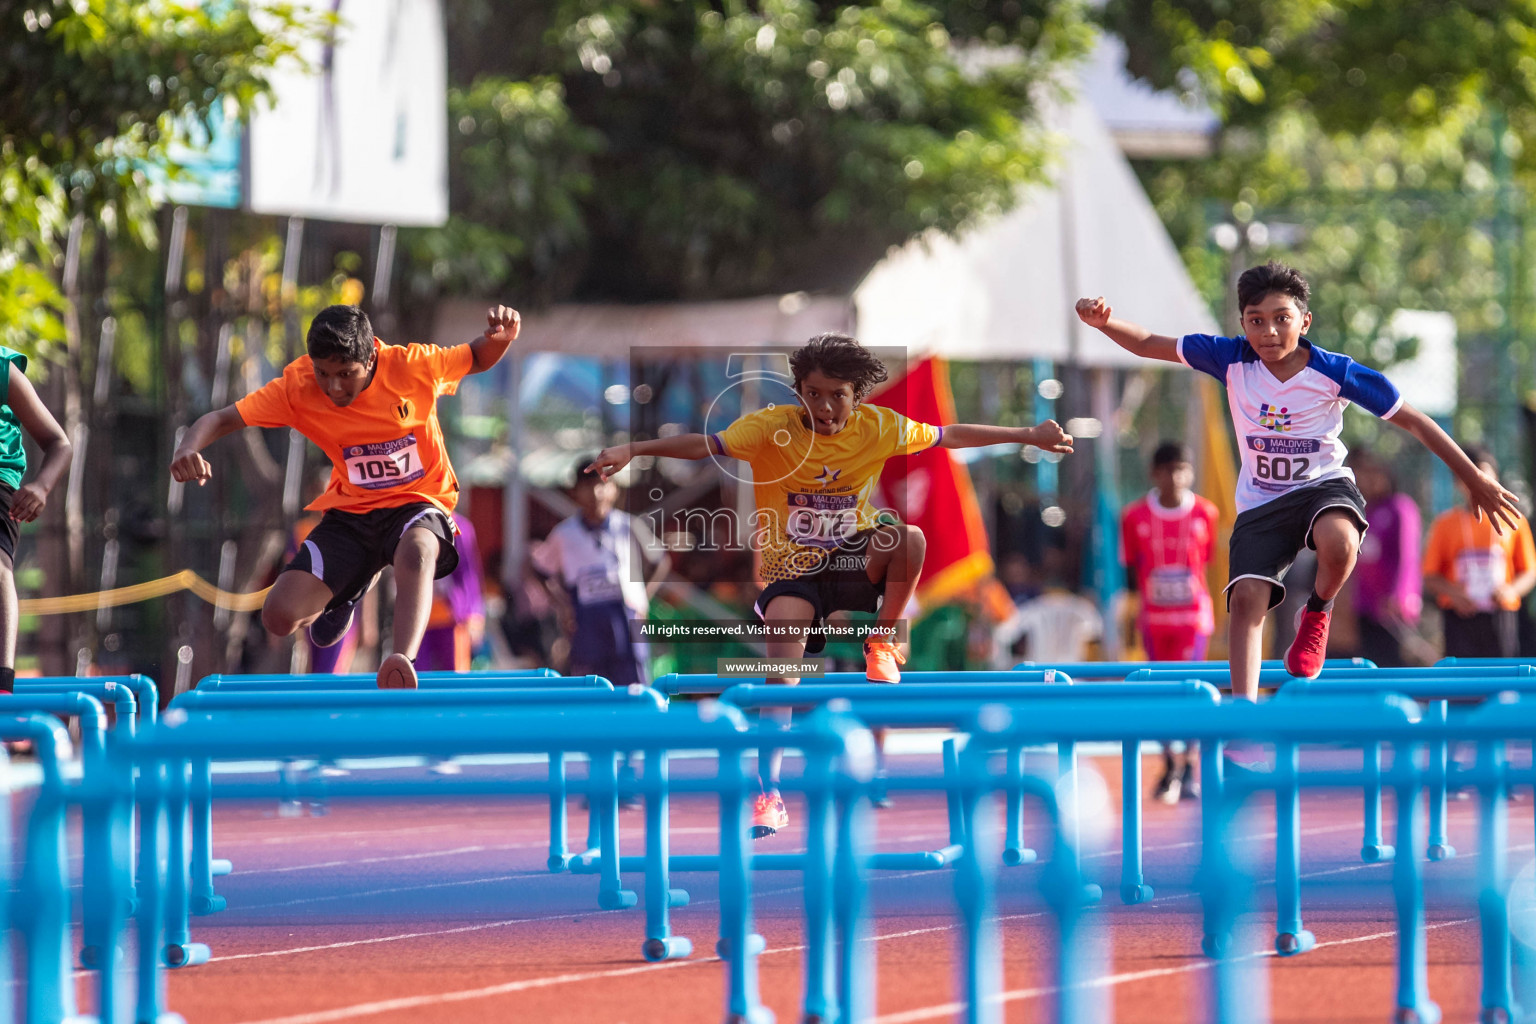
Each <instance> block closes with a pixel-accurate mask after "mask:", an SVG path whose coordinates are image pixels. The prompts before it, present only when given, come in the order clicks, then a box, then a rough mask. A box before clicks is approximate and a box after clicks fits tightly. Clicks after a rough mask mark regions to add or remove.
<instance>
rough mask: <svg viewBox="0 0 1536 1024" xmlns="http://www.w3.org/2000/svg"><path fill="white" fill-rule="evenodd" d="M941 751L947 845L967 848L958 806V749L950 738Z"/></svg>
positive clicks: (963, 819) (964, 823)
mask: <svg viewBox="0 0 1536 1024" xmlns="http://www.w3.org/2000/svg"><path fill="white" fill-rule="evenodd" d="M941 749H942V754H941V755H940V756H941V757H942V759H943V763H944V809H945V810H946V811H947V812H948V814H949V844H950V845H951V846H969V845H970V844H969V842H968V840H967V837H966V830H965V825H966V822H965V811H964V810H963V809H962V808H961V806H960V754H959V750H960V748H959V746H958V745H957V744H956V742H955V738H954V737H953V736H951V737H950V738H949V739H947V740H945V741H944V744H943V747H942V748H941Z"/></svg>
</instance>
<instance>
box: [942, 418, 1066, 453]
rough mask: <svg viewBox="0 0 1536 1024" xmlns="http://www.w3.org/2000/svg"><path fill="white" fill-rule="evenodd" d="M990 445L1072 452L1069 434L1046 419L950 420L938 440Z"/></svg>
mask: <svg viewBox="0 0 1536 1024" xmlns="http://www.w3.org/2000/svg"><path fill="white" fill-rule="evenodd" d="M989 444H1032V445H1034V446H1035V447H1036V448H1041V449H1044V450H1045V451H1048V452H1057V453H1059V454H1062V455H1068V454H1071V452H1072V435H1071V434H1069V433H1067V432H1066V431H1064V430H1062V429H1061V427H1060V426H1058V425H1057V423H1056V421H1055V420H1046V421H1045V422H1043V423H1039V424H1036V425H1035V426H1033V427H994V426H990V425H988V424H985V423H951V424H950V425H949V426H947V427H945V428H944V436H943V437H942V438H940V439H939V444H938V447H940V448H981V447H984V446H986V445H989Z"/></svg>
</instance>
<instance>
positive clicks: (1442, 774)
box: [1426, 700, 1456, 860]
mask: <svg viewBox="0 0 1536 1024" xmlns="http://www.w3.org/2000/svg"><path fill="white" fill-rule="evenodd" d="M1449 713H1450V702H1449V701H1444V700H1437V701H1431V702H1430V705H1429V710H1428V714H1427V716H1426V720H1427V721H1429V722H1432V723H1434V724H1437V725H1444V724H1445V720H1446V718H1447V717H1448V715H1449ZM1450 760H1451V750H1450V744H1448V743H1447V742H1446V741H1445V740H1434V741H1432V742H1431V743H1430V745H1429V849H1428V850H1427V855H1428V857H1429V859H1430V860H1450V859H1451V858H1452V857H1454V856H1456V847H1454V846H1452V845H1451V841H1450V837H1449V836H1448V835H1447V834H1446V824H1445V819H1446V814H1445V799H1446V789H1447V787H1448V786H1449V784H1450V767H1451V765H1450Z"/></svg>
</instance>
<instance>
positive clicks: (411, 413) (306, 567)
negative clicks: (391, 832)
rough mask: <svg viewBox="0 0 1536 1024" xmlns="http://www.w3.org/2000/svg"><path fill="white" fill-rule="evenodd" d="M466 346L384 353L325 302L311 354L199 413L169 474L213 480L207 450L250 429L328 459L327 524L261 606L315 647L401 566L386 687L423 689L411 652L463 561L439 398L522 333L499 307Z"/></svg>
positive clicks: (355, 316)
mask: <svg viewBox="0 0 1536 1024" xmlns="http://www.w3.org/2000/svg"><path fill="white" fill-rule="evenodd" d="M486 319H487V321H488V323H489V326H487V327H486V330H485V334H483V335H482V336H480V337H478V338H476V339H475V340H474V341H472V342H470V343H468V344H467V345H455V346H452V347H446V348H439V347H437V346H433V345H404V346H396V345H385V344H384V343H383V342H381V341H380V340H379V339H377V338H375V337H374V336H373V326H372V325H371V324H370V323H369V322H368V317H367V315H366V314H365V313H364V312H363V311H362V310H361V309H359V308H357V307H356V306H328V307H326V308H325V309H323V310H321V311H320V312H319V313H318V314H316V316H315V319H314V320H313V321H312V322H311V323H310V325H309V334H308V336H307V338H306V346H307V348H308V349H309V354H308V355H306V356H301V357H300V358H298V359H295V360H294V361H293V362H291V363H289V364H288V366H287V368H286V369H284V371H283V375H282V376H281V377H279V378H277V379H276V380H273V381H271V382H269V383H267V384H266V385H265V386H263V387H261V388H258V389H257V390H255V391H253V392H251V393H250V394H249V395H246V396H245V397H244V398H242V399H241V400H240V401H238V402H236V403H235V404H234V405H229V406H225V407H224V408H222V409H216V410H214V411H213V412H210V413H207V414H205V415H203V416H201V417H199V418H198V420H197V422H196V423H193V424H192V427H191V429H190V430H188V431H187V433H186V436H185V437H184V438H183V439H182V442H181V444H180V446H178V447H177V449H176V453H175V455H174V456H173V457H172V460H171V476H172V477H173V478H174V479H176V480H178V481H180V482H183V483H185V482H189V481H192V480H196V481H197V482H198V483H199V484H204V483H207V481H208V480H209V479H210V478H211V477H212V475H213V471H212V469H211V468H210V467H209V465H208V462H207V460H206V459H204V458H203V457H202V455H201V454H199V453H200V452H201V451H202V450H203V449H204V448H206V447H207V446H208V445H210V444H212V443H213V442H214V441H217V440H218V439H219V438H221V437H223V436H225V435H226V434H231V433H233V432H235V431H236V430H239V429H240V428H242V427H292V428H293V429H295V430H297V431H299V433H301V434H303V435H304V436H305V437H307V438H309V439H310V441H312V442H313V443H314V444H315V445H317V446H318V447H319V448H320V449H321V450H322V451H324V452H325V454H326V455H327V456H328V457H329V458H330V460H331V465H332V471H331V481H330V485H329V486H328V487H327V488H326V490H325V493H324V494H322V495H321V496H320V497H319V498H318V499H316V500H315V501H313V502H311V503H310V505H309V508H310V509H312V510H314V511H323V512H324V513H325V515H324V517H323V518H322V519H321V521H320V525H318V526H316V527H315V528H314V530H313V531H312V532H311V533H310V534H309V536H308V537H307V538H305V541H304V544H303V545H302V547H301V548H300V549H299V553H298V554H297V555H295V556H294V559H293V561H291V562H289V563H288V565H287V567H286V568H285V569H284V570H283V572H282V573H281V574H280V575H279V576H278V578H277V582H276V583H275V584H273V586H272V591H271V593H269V594H268V595H267V600H266V603H265V604H264V605H263V606H262V609H261V621H262V625H264V626H265V627H266V628H267V630H268V631H269V632H271V633H272V634H274V635H275V636H290V635H292V634H293V633H295V632H297V631H298V630H299V629H300V628H302V627H305V626H308V627H309V636H310V639H311V640H312V641H314V643H315V644H316V646H319V647H328V646H330V645H331V644H334V643H336V642H338V641H339V640H340V639H341V638H342V636H343V635H345V633H346V631H347V628H348V627H349V626H350V625H351V623H352V615H353V612H354V611H355V609H356V607H357V602H358V601H359V600H361V599H362V596H363V595H364V594H366V593H367V592H368V588H369V587H371V586H372V585H373V581H374V580H375V579H376V578H377V577H378V574H379V573H380V572H381V571H382V570H383V569H384V567H385V566H386V565H393V566H394V569H395V618H394V634H393V638H392V641H391V643H392V646H393V650H392V652H391V653H390V655H389V656H388V657H386V658H384V659H383V661H381V662H380V664H379V671H378V685H379V686H380V687H381V688H384V689H412V688H414V687H415V686H416V667H415V658H416V652H417V650H418V648H419V647H420V645H421V638H422V635H423V633H424V632H425V630H426V626H427V615H428V612H429V611H430V610H431V601H432V581H433V579H435V578H441V577H443V576H446V575H448V574H449V573H451V572H452V571H453V570H454V567H455V566H456V565H457V564H458V552H457V551H456V550H455V549H454V545H453V536H454V524H453V519H452V512H453V507H454V505H455V504H457V503H458V499H459V481H458V478H457V477H456V476H455V475H454V472H453V466H452V465H450V464H449V462H448V452H447V449H446V448H445V447H444V445H443V431H442V427H441V426H440V425H439V424H438V421H437V399H438V397H439V396H440V395H451V394H453V393H454V392H456V391H457V390H458V388H459V381H460V380H461V379H463V378H464V377H465V376H466V375H468V374H471V373H480V372H483V371H485V370H488V369H490V368H491V367H492V366H495V365H496V363H497V361H498V360H500V359H501V357H502V356H503V355H504V354H505V353H506V351H507V348H508V346H510V345H511V344H512V342H513V340H514V339H516V337H517V334H518V330H519V329H520V326H521V323H522V319H521V317H519V316H518V313H517V310H515V309H511V308H509V307H507V306H497V307H496V308H495V309H493V310H491V311H490V312H489V314H488V315H487V318H486Z"/></svg>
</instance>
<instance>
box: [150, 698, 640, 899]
mask: <svg viewBox="0 0 1536 1024" xmlns="http://www.w3.org/2000/svg"><path fill="white" fill-rule="evenodd" d="M550 687H560V688H569V689H572V690H576V689H582V688H587V689H592V690H605V691H612V690H613V684H612V683H610V682H609V681H608V680H606V679H604V678H603V677H601V676H560V675H559V674H558V673H556V672H554V671H552V670H550V669H528V670H518V671H507V672H479V673H473V672H467V673H461V672H423V673H421V674H420V690H419V691H418V692H426V691H435V690H447V689H452V690H458V691H463V690H485V691H496V690H522V689H541V688H550ZM337 691H342V692H355V693H361V694H373V695H378V693H379V690H378V684H377V681H376V680H375V678H374V677H373V676H371V675H366V674H349V675H325V674H309V675H289V676H284V675H268V676H262V675H251V676H244V675H211V676H205V677H204V678H203V679H202V680H200V681H199V683H198V685H197V687H196V688H195V689H193V690H191V691H188V693H186V694H183V695H182V697H181V698H178V700H182V699H188V698H192V697H193V696H194V695H198V694H201V695H204V696H206V695H209V694H212V693H219V694H229V693H236V692H238V693H315V692H337ZM197 699H202V698H201V697H199V698H197ZM550 771H551V773H552V774H553V775H555V776H557V777H558V779H559V780H560V782H561V790H560V792H559V794H558V795H557V794H555V793H552V794H551V796H550V850H549V860H548V864H549V868H550V870H551V871H563V870H565V869H566V867H567V866H569V865H570V863H571V862H572V861H573V860H577V859H582V860H591V859H592V858H595V857H596V856H597V846H598V842H597V839H598V832H597V829H598V824H597V819H596V817H595V815H596V809H595V808H593V809H592V810H591V814H589V821H588V832H587V844H586V847H585V849H584V850H583V851H582V852H581V853H578V854H572V853H571V852H570V849H569V845H568V838H567V837H568V833H569V823H568V820H567V815H566V807H565V795H564V781H565V777H566V776H565V771H566V765H565V758H564V756H563V755H562V756H561V757H559V758H557V759H556V760H555V761H552V762H551V764H550ZM212 788H213V778H212V774H211V766H210V765H208V764H194V765H193V781H192V795H191V815H192V839H191V851H192V870H193V882H192V897H191V911H192V913H193V914H196V915H204V914H214V913H218V912H219V911H221V910H223V909H224V906H225V904H224V898H223V897H222V896H219V895H217V894H216V893H215V892H214V887H213V879H214V878H215V877H218V876H220V875H227V874H229V873H230V872H231V871H233V870H234V865H233V864H232V863H231V862H230V861H229V860H228V859H225V858H216V857H214V856H213V848H212V835H213V818H212V802H211V801H212Z"/></svg>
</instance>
